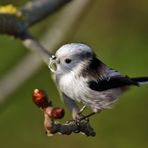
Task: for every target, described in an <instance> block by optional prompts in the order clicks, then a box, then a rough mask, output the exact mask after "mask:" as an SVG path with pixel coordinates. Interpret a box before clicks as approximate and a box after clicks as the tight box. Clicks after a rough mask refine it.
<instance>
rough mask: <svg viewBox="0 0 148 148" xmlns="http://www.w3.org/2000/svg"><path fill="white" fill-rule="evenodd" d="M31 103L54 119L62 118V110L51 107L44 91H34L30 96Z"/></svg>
mask: <svg viewBox="0 0 148 148" xmlns="http://www.w3.org/2000/svg"><path fill="white" fill-rule="evenodd" d="M32 99H33V102H34V103H35V104H36V105H37V106H38V107H40V108H42V109H43V110H44V112H45V113H46V114H47V115H48V116H50V117H51V118H54V119H61V118H63V117H64V113H65V112H64V109H62V108H60V107H52V103H51V101H49V100H48V96H47V94H46V92H45V91H44V90H41V89H35V90H34V91H33V95H32Z"/></svg>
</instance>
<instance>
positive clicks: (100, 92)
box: [49, 43, 148, 119]
mask: <svg viewBox="0 0 148 148" xmlns="http://www.w3.org/2000/svg"><path fill="white" fill-rule="evenodd" d="M49 68H50V69H51V71H52V72H53V73H54V75H55V79H56V83H57V86H58V88H59V90H60V92H61V94H62V96H63V100H64V102H65V103H66V105H67V106H68V107H69V109H70V111H71V112H72V116H73V118H74V119H75V118H78V117H79V115H80V113H81V111H82V110H83V109H84V108H85V106H88V107H90V108H91V109H92V110H93V113H91V114H90V115H92V114H95V113H97V112H100V111H102V110H104V109H107V108H110V107H111V106H112V104H113V103H115V102H116V101H117V100H118V97H119V96H120V95H121V94H123V93H124V92H125V91H126V90H128V88H129V87H130V86H141V85H142V84H148V77H137V78H130V77H128V76H127V75H123V74H121V73H120V72H118V71H116V70H114V69H112V68H109V67H108V66H107V65H105V64H104V63H103V62H102V61H100V60H99V59H98V58H97V57H96V54H95V53H94V52H93V51H92V49H91V48H90V47H89V46H88V45H86V44H81V43H70V44H66V45H63V46H62V47H60V48H59V49H58V50H57V52H56V54H55V55H52V57H51V58H50V60H49ZM77 101H78V102H81V103H82V104H84V108H83V109H82V110H81V111H80V110H79V108H78V107H77V104H76V102H77ZM87 117H89V115H88V116H87Z"/></svg>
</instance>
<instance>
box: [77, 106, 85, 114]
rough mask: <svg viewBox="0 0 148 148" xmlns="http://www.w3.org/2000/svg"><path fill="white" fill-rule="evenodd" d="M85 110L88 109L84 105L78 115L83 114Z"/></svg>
mask: <svg viewBox="0 0 148 148" xmlns="http://www.w3.org/2000/svg"><path fill="white" fill-rule="evenodd" d="M85 109H86V105H84V106H83V107H82V108H81V109H80V111H79V112H78V114H81V113H82V112H83V111H84V110H85Z"/></svg>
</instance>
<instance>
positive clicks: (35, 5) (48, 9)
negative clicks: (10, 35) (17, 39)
mask: <svg viewBox="0 0 148 148" xmlns="http://www.w3.org/2000/svg"><path fill="white" fill-rule="evenodd" d="M70 1H72V0H34V1H33V2H29V3H27V4H26V6H24V7H22V8H21V9H20V11H21V12H22V13H23V14H24V15H25V16H26V22H27V25H28V26H31V25H33V24H35V23H36V22H38V21H41V20H43V19H44V18H46V17H47V16H49V14H50V15H51V14H52V13H53V12H55V11H56V10H58V9H59V8H61V7H62V6H64V5H65V4H66V3H68V2H70Z"/></svg>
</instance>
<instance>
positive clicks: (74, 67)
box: [49, 43, 94, 75]
mask: <svg viewBox="0 0 148 148" xmlns="http://www.w3.org/2000/svg"><path fill="white" fill-rule="evenodd" d="M93 56H94V53H93V51H92V49H91V48H90V47H89V46H87V45H85V44H81V43H71V44H66V45H63V46H62V47H60V48H59V49H58V50H57V52H56V54H55V56H53V57H52V58H50V63H49V68H50V69H51V71H53V72H55V74H61V75H62V74H66V73H68V72H74V71H77V72H78V71H80V69H82V68H83V67H84V66H86V65H87V63H88V62H89V61H90V60H91V59H92V57H93Z"/></svg>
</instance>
